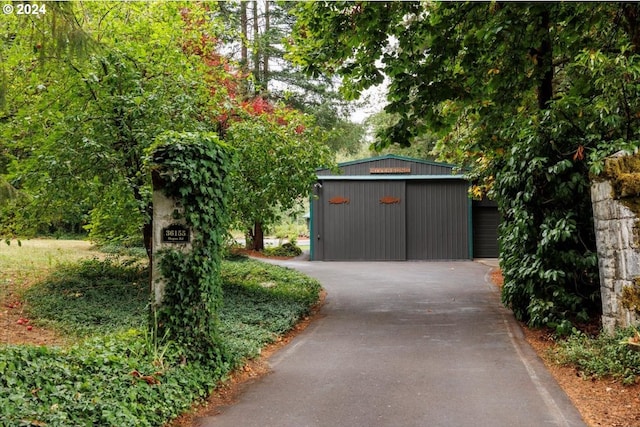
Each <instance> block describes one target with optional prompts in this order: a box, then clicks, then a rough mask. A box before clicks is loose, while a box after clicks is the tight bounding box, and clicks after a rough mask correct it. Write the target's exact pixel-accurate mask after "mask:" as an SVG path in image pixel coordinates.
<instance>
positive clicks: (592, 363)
mask: <svg viewBox="0 0 640 427" xmlns="http://www.w3.org/2000/svg"><path fill="white" fill-rule="evenodd" d="M634 333H635V331H634V330H633V329H620V330H617V331H616V332H615V333H614V334H604V333H603V334H600V335H599V336H598V337H595V338H594V337H590V336H588V335H586V334H583V333H575V334H574V335H572V336H570V337H569V338H567V339H566V340H564V341H562V342H561V343H560V345H559V346H558V347H557V350H556V353H555V355H554V357H555V359H556V361H557V362H559V363H562V364H567V365H572V366H575V367H576V368H577V369H578V370H579V371H581V372H582V374H583V375H585V376H594V377H612V378H615V379H617V380H620V381H622V382H623V383H624V384H633V383H635V382H636V380H637V379H638V378H639V377H640V352H638V351H637V350H635V349H633V348H632V347H631V346H629V345H628V344H624V343H623V341H625V340H627V339H628V338H629V337H631V336H633V335H634Z"/></svg>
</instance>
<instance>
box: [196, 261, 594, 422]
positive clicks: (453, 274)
mask: <svg viewBox="0 0 640 427" xmlns="http://www.w3.org/2000/svg"><path fill="white" fill-rule="evenodd" d="M280 264H284V265H286V266H289V267H292V268H295V269H298V270H300V271H302V272H304V273H306V274H308V275H310V276H313V277H315V278H317V279H318V280H320V282H321V283H322V285H323V286H324V288H325V289H326V290H327V292H328V297H327V301H326V305H325V306H324V308H323V309H322V313H323V315H324V316H323V317H322V318H320V319H319V320H318V321H316V322H315V323H313V324H312V325H311V326H310V327H309V328H308V329H307V330H306V331H304V332H303V333H302V334H300V335H299V336H298V337H296V339H294V340H293V341H292V342H291V343H290V344H289V345H288V346H287V347H285V348H284V349H283V350H281V351H280V352H279V353H277V354H275V355H274V356H273V357H272V358H271V360H270V364H271V367H272V369H273V372H272V373H271V374H269V375H267V376H266V377H264V378H262V379H260V380H258V381H257V382H256V383H254V384H251V385H250V386H249V387H248V388H247V390H246V391H245V392H244V393H243V394H242V395H241V396H240V399H239V401H238V402H237V403H236V404H234V405H232V406H229V407H226V408H223V409H222V412H221V414H219V415H216V416H213V417H207V418H201V419H200V420H198V424H197V425H198V426H201V427H205V426H206V427H231V426H233V427H239V426H242V427H251V426H256V427H257V426H260V427H270V426H273V427H276V426H277V427H288V426H290V427H303V426H327V427H329V426H331V427H338V426H344V427H355V426H363V427H365V426H366V427H375V426H380V427H382V426H385V427H387V426H416V427H417V426H420V427H431V426H447V427H462V426H473V427H479V426H491V427H515V426H518V427H524V426H531V427H540V426H585V424H584V422H583V421H582V419H581V417H580V415H579V413H578V412H577V410H576V409H575V408H574V407H573V405H572V404H571V402H570V401H569V399H568V398H567V396H566V395H565V394H564V392H563V391H562V390H561V389H560V388H559V386H558V385H557V384H556V382H555V381H554V380H553V378H552V377H551V376H550V374H549V373H548V372H547V371H546V369H545V368H544V366H543V365H542V363H541V361H540V360H539V359H538V357H537V356H536V354H535V353H534V352H533V350H532V349H531V348H530V347H529V346H528V344H527V343H526V342H525V341H524V338H523V336H522V333H521V331H520V329H519V326H518V325H517V323H515V321H514V320H513V317H512V316H511V314H510V313H509V312H508V311H507V310H505V309H504V308H502V307H501V305H500V302H499V294H498V291H497V290H496V289H495V287H494V286H493V285H491V284H490V283H489V282H488V279H487V273H488V271H489V267H487V266H485V265H481V264H479V263H475V262H464V261H463V262H376V263H373V262H333V263H329V262H307V261H288V262H280Z"/></svg>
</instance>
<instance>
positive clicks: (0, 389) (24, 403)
mask: <svg viewBox="0 0 640 427" xmlns="http://www.w3.org/2000/svg"><path fill="white" fill-rule="evenodd" d="M144 261H145V260H144V258H143V259H135V258H131V257H128V258H122V257H113V256H106V255H105V254H103V253H100V252H98V251H97V250H95V249H92V248H91V245H90V244H88V243H86V242H63V241H55V240H51V241H46V240H45V241H41V240H33V241H24V242H22V246H17V245H16V244H12V245H11V246H8V247H3V248H2V250H1V251H0V271H2V276H0V283H2V289H3V290H4V293H3V294H2V295H0V304H1V307H2V310H3V313H7V312H10V311H12V310H13V309H12V308H9V304H10V303H9V301H15V300H18V301H20V310H23V311H24V315H25V316H28V317H29V319H30V321H31V322H33V324H35V325H39V326H40V327H45V328H46V329H47V330H49V329H54V330H56V331H59V332H60V333H63V334H64V335H65V336H67V337H69V338H70V339H68V340H67V341H66V342H67V343H68V344H65V345H62V346H34V345H26V344H21V345H10V344H2V345H0V425H25V426H29V425H33V426H36V425H48V426H67V425H100V426H159V425H163V424H164V423H166V422H168V421H169V420H171V419H173V418H175V417H176V416H178V415H180V413H181V412H182V411H184V410H186V409H188V408H189V407H190V406H191V405H192V403H193V402H194V401H197V400H198V399H202V398H205V397H206V396H207V395H208V394H209V393H210V391H211V390H212V389H213V387H214V386H215V385H216V383H217V382H218V381H220V380H222V379H224V378H225V377H226V375H227V374H228V373H229V372H230V371H231V370H232V369H234V368H236V367H239V366H241V365H243V363H244V361H245V360H247V359H248V358H252V357H255V356H257V355H258V354H259V353H260V349H261V348H262V347H264V346H265V345H267V344H268V343H271V342H274V341H276V340H277V339H278V337H279V336H280V335H281V334H284V333H286V332H287V331H288V330H290V329H291V328H293V327H294V326H295V324H296V323H297V322H298V321H299V319H300V318H302V317H304V316H306V315H307V314H308V312H309V310H310V308H311V306H313V304H315V303H316V301H317V300H318V297H319V292H320V285H319V284H318V282H316V281H315V280H312V279H309V278H307V277H305V276H302V275H301V274H299V273H297V272H294V271H292V270H288V269H284V268H280V267H277V266H273V265H267V264H264V263H260V262H257V261H253V260H239V261H225V262H224V263H223V265H222V268H221V280H222V288H223V293H224V308H223V310H222V311H221V312H220V334H221V337H222V343H223V344H222V346H223V349H224V350H223V354H224V357H223V359H221V360H217V361H215V362H211V363H207V364H200V363H195V362H190V361H188V360H185V359H184V357H183V354H184V353H183V351H182V350H181V349H180V348H178V347H177V345H176V344H174V343H172V342H170V341H168V340H166V339H164V340H163V339H162V338H159V339H157V340H154V339H153V337H152V336H151V335H152V334H150V333H149V332H148V328H147V325H148V324H149V322H148V314H147V313H148V310H147V307H148V306H147V303H148V300H149V290H148V285H147V280H146V278H147V269H146V266H145V262H144ZM34 331H35V330H34ZM2 423H5V424H2Z"/></svg>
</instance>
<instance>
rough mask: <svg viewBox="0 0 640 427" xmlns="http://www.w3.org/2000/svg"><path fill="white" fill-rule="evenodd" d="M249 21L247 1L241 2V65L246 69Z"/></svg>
mask: <svg viewBox="0 0 640 427" xmlns="http://www.w3.org/2000/svg"><path fill="white" fill-rule="evenodd" d="M248 25H249V21H248V19H247V2H244V1H242V2H240V27H241V31H242V46H241V48H240V65H241V66H242V68H243V69H245V70H246V68H247V64H249V50H248V48H247V44H248V43H249V27H248Z"/></svg>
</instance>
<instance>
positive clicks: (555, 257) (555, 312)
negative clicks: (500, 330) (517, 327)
mask: <svg viewBox="0 0 640 427" xmlns="http://www.w3.org/2000/svg"><path fill="white" fill-rule="evenodd" d="M517 124H518V123H515V124H514V131H513V132H514V133H515V135H513V138H514V139H516V140H515V141H514V143H513V148H512V150H511V152H510V154H509V155H508V156H507V159H506V160H505V161H504V163H503V164H502V166H501V170H500V172H499V173H498V174H497V175H496V181H495V187H494V190H493V191H494V195H495V198H496V201H497V202H498V205H499V208H500V212H501V213H502V222H501V225H500V265H501V268H502V272H503V275H504V286H503V288H502V301H503V302H504V303H505V305H506V306H508V307H509V308H511V309H512V310H513V312H514V314H515V316H516V317H517V318H518V319H519V320H522V321H525V322H527V323H528V324H529V325H531V326H549V327H552V328H555V329H556V330H557V331H558V332H560V333H568V332H570V331H571V328H572V325H573V323H575V322H585V321H587V320H588V319H589V318H590V317H591V316H593V315H597V314H598V312H599V310H600V308H601V305H600V285H599V279H598V268H597V258H596V246H595V236H594V229H593V218H592V209H591V197H590V181H589V174H588V165H587V163H586V162H585V161H582V160H580V159H578V158H573V157H571V155H570V154H566V153H572V152H574V151H575V147H577V146H579V144H580V143H581V139H580V136H579V135H577V134H572V133H571V129H564V128H555V127H554V122H553V120H551V119H548V120H546V121H544V122H542V123H540V124H539V126H538V127H537V128H532V127H530V126H528V127H527V126H525V127H524V128H523V129H524V130H523V131H520V132H519V131H518V126H517ZM531 129H535V130H531ZM518 132H519V133H518Z"/></svg>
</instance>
